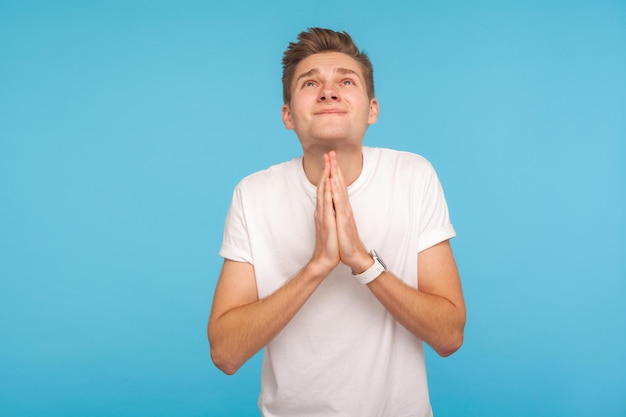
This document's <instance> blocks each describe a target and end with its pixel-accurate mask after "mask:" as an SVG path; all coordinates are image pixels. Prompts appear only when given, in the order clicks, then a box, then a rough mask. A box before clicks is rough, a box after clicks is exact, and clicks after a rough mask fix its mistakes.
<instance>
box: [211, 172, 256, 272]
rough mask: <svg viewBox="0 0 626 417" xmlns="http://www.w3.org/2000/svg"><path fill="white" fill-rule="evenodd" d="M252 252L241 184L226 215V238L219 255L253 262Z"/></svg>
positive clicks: (238, 260) (233, 259) (234, 259)
mask: <svg viewBox="0 0 626 417" xmlns="http://www.w3.org/2000/svg"><path fill="white" fill-rule="evenodd" d="M251 252H252V251H251V249H250V239H249V235H248V229H247V226H246V216H245V208H244V204H243V197H242V190H241V184H240V185H238V186H237V187H236V188H235V191H234V193H233V199H232V201H231V204H230V208H229V209H228V214H227V215H226V222H225V224H224V238H223V240H222V247H221V248H220V251H219V255H220V256H221V257H223V258H225V259H230V260H232V261H237V262H249V263H253V262H252V253H251Z"/></svg>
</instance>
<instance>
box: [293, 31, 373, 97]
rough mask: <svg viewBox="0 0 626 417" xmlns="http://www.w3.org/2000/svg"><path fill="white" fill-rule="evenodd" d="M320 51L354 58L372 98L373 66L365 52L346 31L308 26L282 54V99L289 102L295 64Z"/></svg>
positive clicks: (368, 93)
mask: <svg viewBox="0 0 626 417" xmlns="http://www.w3.org/2000/svg"><path fill="white" fill-rule="evenodd" d="M320 52H341V53H343V54H346V55H348V56H349V57H351V58H354V59H355V60H356V61H357V62H358V63H359V65H360V66H361V70H362V71H363V76H364V77H365V83H366V87H367V95H368V96H369V98H374V68H373V66H372V63H371V62H370V59H369V57H368V56H367V54H366V53H365V52H363V51H361V50H359V48H358V47H357V46H356V44H355V43H354V41H353V40H352V38H351V37H350V35H348V34H347V33H346V32H335V31H333V30H330V29H322V28H309V30H307V31H305V32H300V34H299V35H298V42H289V46H288V47H287V49H286V50H285V53H284V54H283V101H284V102H285V104H289V103H290V102H291V82H292V81H293V77H294V73H295V71H296V66H297V65H298V64H299V63H300V62H301V61H302V60H303V59H305V58H307V57H309V56H311V55H313V54H317V53H320Z"/></svg>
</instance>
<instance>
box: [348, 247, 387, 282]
mask: <svg viewBox="0 0 626 417" xmlns="http://www.w3.org/2000/svg"><path fill="white" fill-rule="evenodd" d="M371 254H372V257H373V258H374V264H373V265H372V266H370V267H369V268H368V269H367V270H365V272H362V273H360V274H356V275H353V276H354V278H355V279H356V280H357V281H358V282H359V283H361V284H363V285H365V284H369V283H370V282H372V281H374V280H375V279H376V278H378V277H379V276H380V274H382V273H383V272H385V270H386V269H387V268H386V267H385V264H384V263H383V262H382V261H381V260H380V258H379V257H378V255H377V254H376V252H375V251H372V252H371Z"/></svg>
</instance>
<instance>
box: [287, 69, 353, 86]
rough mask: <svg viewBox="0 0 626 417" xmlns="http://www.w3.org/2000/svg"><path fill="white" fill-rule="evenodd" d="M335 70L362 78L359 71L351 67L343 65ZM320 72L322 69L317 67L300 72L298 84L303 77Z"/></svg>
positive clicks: (297, 79)
mask: <svg viewBox="0 0 626 417" xmlns="http://www.w3.org/2000/svg"><path fill="white" fill-rule="evenodd" d="M335 72H337V73H339V74H341V75H348V74H350V75H356V77H357V78H359V79H361V77H360V76H359V73H358V72H356V71H355V70H351V69H349V68H343V67H339V68H335ZM319 73H320V70H319V69H317V68H313V69H312V70H309V71H307V72H304V73H302V74H300V75H299V76H298V78H296V84H298V83H299V82H300V79H301V78H307V77H313V76H315V75H318V74H319Z"/></svg>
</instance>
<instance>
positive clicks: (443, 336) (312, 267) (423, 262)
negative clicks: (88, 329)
mask: <svg viewBox="0 0 626 417" xmlns="http://www.w3.org/2000/svg"><path fill="white" fill-rule="evenodd" d="M378 112H379V108H378V102H377V101H376V99H375V98H371V97H368V95H367V92H366V86H365V82H364V80H363V76H362V72H361V69H360V67H359V64H358V63H357V62H356V61H355V60H354V59H352V58H351V57H349V56H347V55H344V54H341V53H337V52H330V53H319V54H315V55H311V56H309V57H308V58H306V59H304V60H303V61H302V62H300V64H298V66H297V68H296V76H295V77H294V82H293V84H292V100H291V103H289V104H285V105H284V106H283V108H282V118H283V122H284V124H285V127H287V128H288V129H292V130H294V131H295V132H296V134H297V136H298V138H299V140H300V143H301V144H302V149H303V166H304V171H305V174H306V176H307V178H308V179H309V181H311V183H313V184H316V185H317V202H316V207H315V213H314V220H315V236H316V244H315V249H314V251H313V253H312V255H311V259H310V261H309V262H308V263H307V264H306V265H303V267H302V269H301V270H300V271H299V272H298V273H297V274H296V275H295V276H293V277H292V278H291V279H290V280H289V281H288V282H287V283H286V284H285V285H283V286H282V287H281V288H279V289H278V290H277V291H276V292H274V293H273V294H271V295H270V296H268V297H265V298H263V299H259V297H258V294H257V291H256V281H255V275H254V267H253V266H252V265H251V264H249V263H245V262H234V261H230V260H228V259H226V260H225V261H224V265H223V267H222V271H221V273H220V277H219V280H218V284H217V287H216V291H215V296H214V299H213V308H212V311H211V315H210V318H209V324H208V337H209V342H210V345H211V357H212V359H213V361H214V363H215V365H216V366H217V367H218V368H219V369H221V370H222V371H223V372H225V373H227V374H233V373H235V372H236V371H237V370H238V369H239V367H241V365H243V363H245V362H246V361H247V360H248V359H249V358H250V357H252V356H253V355H254V354H255V353H257V352H258V351H259V350H260V349H262V348H263V347H264V346H265V345H267V344H268V343H269V342H270V341H271V340H272V339H273V338H274V337H275V336H276V335H277V334H278V333H279V332H280V331H281V330H282V329H283V328H284V327H285V326H286V325H287V324H288V323H289V321H290V320H291V319H292V318H293V317H294V316H295V315H296V314H297V312H298V311H299V309H300V308H301V307H302V306H303V305H304V303H306V301H307V300H308V299H309V297H310V296H311V294H313V292H314V291H315V290H316V289H317V287H318V286H319V285H320V284H321V283H322V281H323V280H324V279H325V278H326V277H327V276H328V275H329V274H330V272H331V271H332V270H333V269H334V268H335V267H336V266H337V265H339V263H343V264H345V265H347V266H349V267H350V268H351V269H352V270H353V271H354V272H355V273H360V272H363V271H365V270H367V269H368V268H369V267H370V266H371V265H372V264H373V263H374V260H373V259H372V257H371V256H370V254H369V253H368V251H367V250H366V248H365V246H364V245H363V243H362V242H361V240H360V238H359V233H358V227H357V224H356V222H355V220H354V216H353V213H352V207H351V206H350V201H349V198H348V190H347V187H348V186H349V185H350V184H351V183H352V182H354V181H355V180H356V178H358V176H359V174H360V172H361V169H362V166H363V158H362V142H363V137H364V135H365V131H366V130H367V127H368V125H370V124H372V123H375V122H376V120H377V118H378ZM416 261H418V276H419V290H417V289H415V288H412V287H409V286H407V285H406V284H404V283H403V282H402V281H401V280H399V279H398V278H397V277H395V276H394V275H393V274H391V273H389V272H387V271H385V272H383V273H382V274H381V275H380V276H379V277H378V278H377V279H375V280H374V281H372V282H370V283H369V284H367V286H368V288H369V289H370V291H371V292H372V293H373V294H374V295H375V296H376V298H377V299H378V300H379V301H380V302H381V304H382V305H384V306H385V308H386V309H387V310H388V311H389V312H390V314H392V315H393V317H394V318H395V319H396V320H398V321H399V322H400V323H401V324H402V325H403V326H405V327H406V328H407V329H408V330H409V331H411V332H412V333H413V334H414V335H415V336H417V337H419V338H420V339H422V340H424V341H425V342H426V343H428V344H429V345H430V346H432V347H433V349H434V350H435V351H436V352H437V353H439V354H440V355H442V356H448V355H450V354H452V353H454V352H455V351H456V350H457V349H458V348H459V347H460V346H461V344H462V343H463V329H464V326H465V304H464V300H463V294H462V290H461V282H460V278H459V273H458V270H457V267H456V263H455V260H454V256H453V254H452V249H451V247H450V243H449V242H448V241H444V242H441V243H439V244H437V245H435V246H433V247H431V248H428V249H426V250H424V251H422V252H420V253H419V254H417V259H416ZM416 279H417V277H416Z"/></svg>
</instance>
